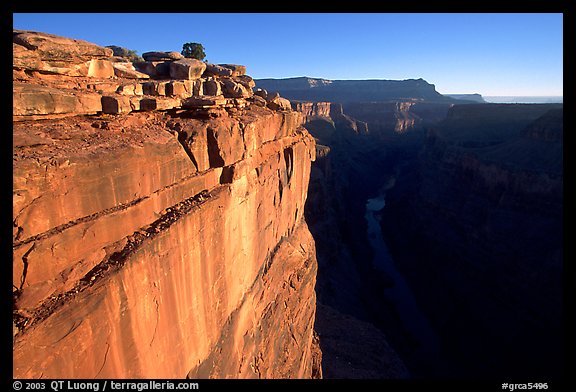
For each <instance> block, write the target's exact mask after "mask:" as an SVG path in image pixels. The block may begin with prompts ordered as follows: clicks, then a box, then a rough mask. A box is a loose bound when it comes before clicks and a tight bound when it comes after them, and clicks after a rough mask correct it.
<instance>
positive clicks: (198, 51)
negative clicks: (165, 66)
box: [180, 42, 206, 61]
mask: <svg viewBox="0 0 576 392" xmlns="http://www.w3.org/2000/svg"><path fill="white" fill-rule="evenodd" d="M180 53H182V55H183V56H184V57H187V58H190V59H197V60H200V61H202V60H204V58H206V53H204V46H202V44H199V43H197V42H186V43H185V44H184V45H182V52H180Z"/></svg>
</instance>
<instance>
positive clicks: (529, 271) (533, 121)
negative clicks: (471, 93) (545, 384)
mask: <svg viewBox="0 0 576 392" xmlns="http://www.w3.org/2000/svg"><path fill="white" fill-rule="evenodd" d="M562 117H563V115H562V105H495V104H490V105H488V104H483V105H466V106H455V107H454V108H453V109H452V110H451V111H450V113H449V114H448V116H447V118H446V119H445V120H444V121H442V122H441V123H439V124H438V125H437V126H436V127H435V128H434V129H431V130H430V131H429V132H428V135H427V139H426V142H425V146H424V148H423V150H422V152H421V154H420V156H419V158H418V159H417V160H415V161H414V164H413V165H409V166H407V167H405V168H404V170H403V171H402V173H401V175H400V176H399V177H398V181H397V182H396V186H395V187H394V188H393V189H392V190H390V191H389V192H388V193H387V201H386V207H385V209H384V219H383V220H382V222H383V229H384V232H385V233H386V238H387V241H388V243H389V244H390V247H391V249H392V251H393V252H392V253H393V254H394V258H395V260H396V261H397V263H398V264H399V267H400V268H401V270H402V271H403V272H404V274H405V276H406V277H407V278H408V280H409V281H410V282H411V284H412V287H414V289H415V290H416V292H417V294H418V298H419V300H420V301H421V303H422V305H423V307H424V308H425V309H426V311H427V313H428V314H429V315H430V319H431V320H432V322H433V324H434V325H435V327H436V328H437V330H438V332H439V334H440V336H441V339H442V341H443V346H444V347H445V351H446V353H447V355H448V357H450V358H452V359H453V360H454V364H455V371H456V373H457V374H459V375H461V376H462V377H503V376H508V377H528V376H536V375H538V376H539V377H548V378H554V377H560V375H561V374H562V371H563V369H562V366H563V365H562V357H563V341H562V328H563V327H562V318H563V315H562V295H563V294H562V269H563V268H562V260H563V224H562V221H563V217H562V211H563V158H562V157H563V151H562V149H563V143H562V140H563V137H562V135H563V119H562ZM415 244H418V246H415Z"/></svg>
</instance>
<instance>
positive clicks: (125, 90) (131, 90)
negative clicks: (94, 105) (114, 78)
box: [116, 83, 144, 95]
mask: <svg viewBox="0 0 576 392" xmlns="http://www.w3.org/2000/svg"><path fill="white" fill-rule="evenodd" d="M116 92H117V93H118V94H120V95H143V94H144V92H143V89H142V85H141V84H140V83H129V84H122V85H120V86H118V89H116Z"/></svg>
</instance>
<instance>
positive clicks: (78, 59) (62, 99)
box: [13, 30, 290, 121]
mask: <svg viewBox="0 0 576 392" xmlns="http://www.w3.org/2000/svg"><path fill="white" fill-rule="evenodd" d="M13 37H14V38H13V54H14V56H13V73H14V85H13V99H14V111H13V115H14V120H16V121H19V120H26V119H31V118H33V117H30V116H45V115H50V116H52V117H54V116H58V117H62V116H66V115H78V114H99V113H105V114H126V113H130V112H133V111H150V110H170V109H174V110H177V109H181V108H182V107H183V106H185V107H186V108H187V109H188V110H189V109H191V108H192V106H193V104H194V102H199V103H201V104H199V105H198V106H197V109H199V110H204V111H212V114H214V115H216V114H217V113H218V109H229V108H232V107H235V106H239V105H240V106H243V105H245V104H246V103H251V102H248V101H254V100H258V99H255V98H253V95H254V94H253V92H252V88H253V87H254V85H255V84H254V80H253V79H252V78H251V77H250V76H248V75H246V67H245V66H243V65H236V64H209V63H204V62H202V61H199V60H196V59H189V58H184V57H183V56H182V55H181V54H180V53H177V52H147V53H144V54H143V58H144V59H145V61H144V62H138V63H135V64H132V63H131V62H130V61H128V60H127V59H122V58H118V57H116V56H113V53H112V49H109V48H103V47H100V46H98V45H95V44H92V43H89V42H86V41H80V40H75V39H70V38H64V37H59V36H55V35H52V34H46V33H39V32H32V31H21V30H14V34H13ZM98 94H99V95H100V96H98ZM198 97H204V98H203V99H200V100H198V99H192V100H189V98H198ZM208 101H209V102H213V104H211V105H207V104H206V102H208ZM286 102H287V101H286ZM286 102H282V103H281V104H278V102H276V101H270V102H267V104H266V105H265V106H268V107H269V108H271V109H273V110H286V111H289V110H290V105H289V104H286ZM258 104H260V103H258Z"/></svg>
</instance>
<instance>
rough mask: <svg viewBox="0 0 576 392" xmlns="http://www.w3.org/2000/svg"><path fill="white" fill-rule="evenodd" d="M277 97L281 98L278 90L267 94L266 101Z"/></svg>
mask: <svg viewBox="0 0 576 392" xmlns="http://www.w3.org/2000/svg"><path fill="white" fill-rule="evenodd" d="M277 98H280V94H279V93H278V91H274V92H273V93H268V94H266V102H271V101H274V100H275V99H277Z"/></svg>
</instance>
